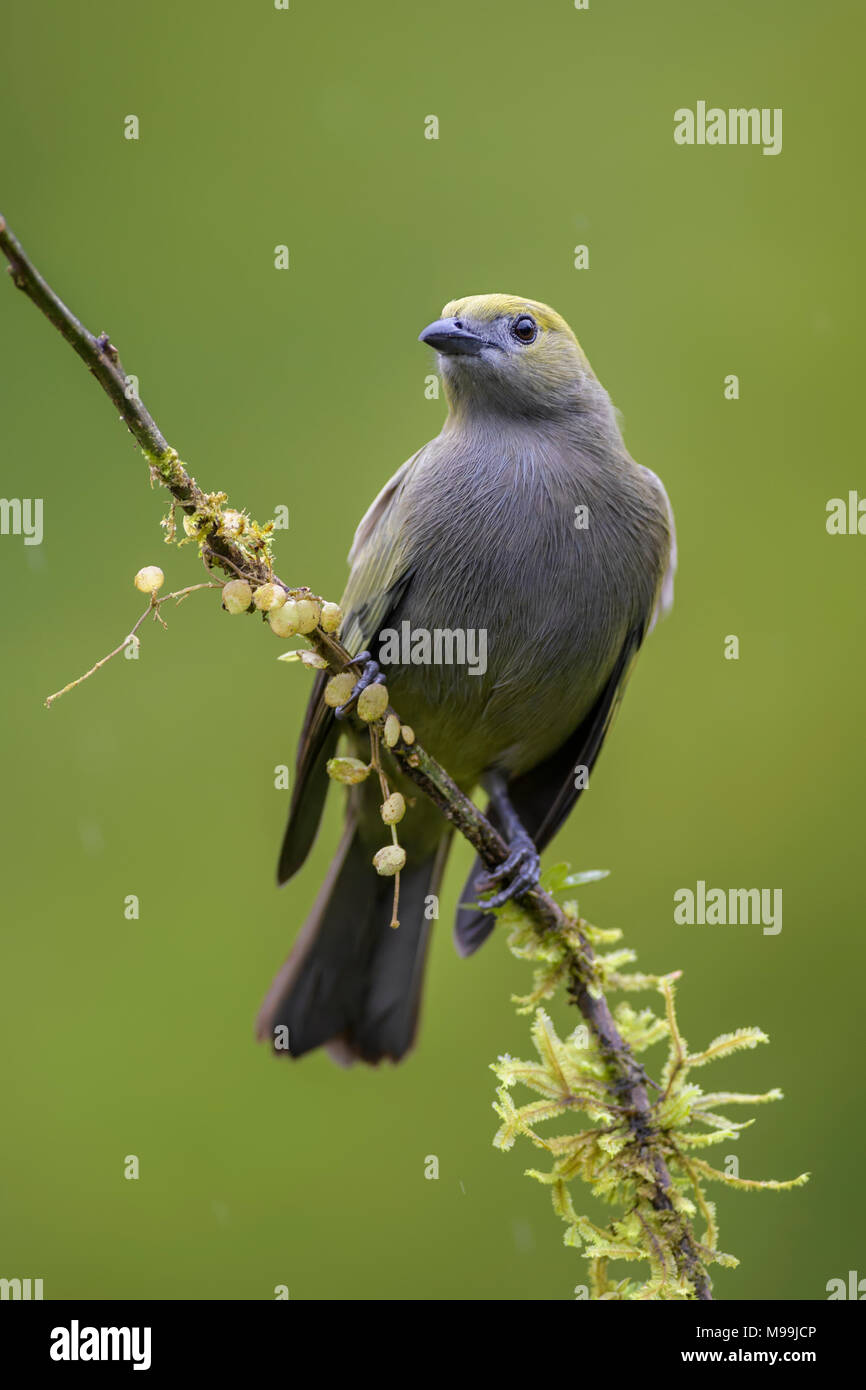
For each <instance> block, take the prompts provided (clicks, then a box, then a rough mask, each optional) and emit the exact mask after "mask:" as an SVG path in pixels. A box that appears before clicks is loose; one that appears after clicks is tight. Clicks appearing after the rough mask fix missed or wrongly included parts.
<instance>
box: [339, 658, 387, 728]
mask: <svg viewBox="0 0 866 1390" xmlns="http://www.w3.org/2000/svg"><path fill="white" fill-rule="evenodd" d="M347 666H361V667H362V668H363V669H362V671H361V674H360V676H359V677H358V679H357V681H356V682H355V685H354V687H353V689H352V693H351V695H350V696H349V698H348V700H346V702H345V704H342V705H338V706H337V708H336V709H335V710H334V714H335V716H336V717H337V719H345V718H346V715H347V714H349V713H350V712H351V711H352V710H353V709H354V707H355V705H356V704H357V703H358V696H359V695H360V694H361V692H362V691H364V690H366V689H367V686H368V685H384V684H385V676H384V674H383V672H382V670H381V669H380V667H379V663H378V661H374V660H373V658H372V657H371V655H370V653H369V652H359V653H358V655H357V656H355V657H353V658H352V660H351V661H350V662H348V663H347Z"/></svg>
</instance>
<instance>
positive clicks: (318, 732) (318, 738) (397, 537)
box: [277, 450, 423, 883]
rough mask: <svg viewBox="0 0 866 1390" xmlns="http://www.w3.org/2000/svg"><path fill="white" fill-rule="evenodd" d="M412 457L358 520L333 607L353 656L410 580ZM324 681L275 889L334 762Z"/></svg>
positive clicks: (315, 694) (300, 764)
mask: <svg viewBox="0 0 866 1390" xmlns="http://www.w3.org/2000/svg"><path fill="white" fill-rule="evenodd" d="M421 452H423V450H422V451H419V454H420V453H421ZM419 454H414V455H413V456H412V458H410V459H408V460H407V462H406V463H404V464H403V465H402V467H401V468H398V470H397V472H396V473H395V474H394V476H393V478H392V479H391V480H390V482H388V483H387V484H386V485H385V487H384V488H383V489H382V491H381V492H380V493H379V495H378V497H377V498H376V500H375V501H374V502H373V504H372V506H371V507H370V508H369V510H368V511H367V513H366V514H365V516H364V517H363V518H362V520H361V523H360V525H359V527H358V529H357V531H356V533H355V539H354V542H353V544H352V549H351V550H350V551H349V564H350V565H351V570H350V573H349V580H348V583H347V585H346V590H345V593H344V594H343V598H342V600H341V603H340V606H341V608H342V610H343V615H344V616H343V622H342V626H341V628H340V634H339V635H340V641H341V642H342V643H343V645H344V646H345V647H346V649H347V651H349V652H350V653H351V655H353V656H354V655H356V654H357V653H358V652H360V651H363V650H364V649H365V648H366V647H368V646H369V645H370V644H371V643H372V642H373V640H374V638H375V637H376V635H377V633H378V632H379V630H380V628H382V627H383V626H384V625H385V622H386V620H387V617H388V614H389V613H390V612H391V611H392V610H393V609H394V608H395V607H396V605H397V604H398V603H399V601H400V599H401V598H402V597H403V595H404V594H405V592H406V589H407V588H408V585H409V582H410V580H411V577H412V570H411V563H410V557H409V555H408V553H407V549H406V544H405V541H406V528H405V525H404V520H403V514H402V509H401V507H400V500H401V496H402V491H403V486H404V483H405V481H406V478H407V476H408V474H409V471H410V469H411V468H412V465H413V464H414V463H415V461H416V460H417V459H418V457H419ZM329 679H330V676H329V673H328V672H325V671H322V672H320V673H319V674H318V676H317V677H316V680H315V683H314V685H313V689H312V691H311V692H310V700H309V703H308V705H307V712H306V715H305V717H304V723H303V727H302V729H301V736H300V739H299V741H298V752H297V758H296V762H295V779H294V785H293V788H292V803H291V809H290V811H289V822H288V825H287V826H286V833H285V836H284V839H283V846H282V850H281V852H280V861H279V867H278V869H277V880H278V882H279V883H285V882H286V880H287V879H289V878H291V877H292V875H293V874H294V873H296V872H297V870H298V869H299V868H300V867H301V865H302V864H303V862H304V860H305V859H306V857H307V855H308V854H309V852H310V849H311V847H312V844H313V841H314V839H315V837H316V831H317V830H318V828H319V821H320V820H321V816H322V810H323V808H324V804H325V796H326V794H327V790H328V778H327V776H326V774H325V763H326V762H327V760H328V759H329V758H330V757H332V756H333V753H334V750H335V748H336V745H337V739H338V738H339V734H340V727H339V725H338V724H337V723H336V721H335V719H334V711H333V710H332V709H331V708H330V706H328V705H326V704H325V702H324V699H323V698H322V696H323V692H324V689H325V684H326V682H327V681H328V680H329Z"/></svg>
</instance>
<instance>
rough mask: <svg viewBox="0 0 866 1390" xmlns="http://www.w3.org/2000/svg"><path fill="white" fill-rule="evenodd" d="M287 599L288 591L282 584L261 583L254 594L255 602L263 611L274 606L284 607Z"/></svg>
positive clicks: (269, 609)
mask: <svg viewBox="0 0 866 1390" xmlns="http://www.w3.org/2000/svg"><path fill="white" fill-rule="evenodd" d="M285 601H286V591H285V589H284V588H283V587H282V586H281V585H280V584H260V585H259V587H258V588H257V589H256V590H255V592H254V594H253V603H254V604H255V605H256V608H260V609H261V611H262V612H263V613H270V611H271V609H272V608H282V606H283V604H284V603H285Z"/></svg>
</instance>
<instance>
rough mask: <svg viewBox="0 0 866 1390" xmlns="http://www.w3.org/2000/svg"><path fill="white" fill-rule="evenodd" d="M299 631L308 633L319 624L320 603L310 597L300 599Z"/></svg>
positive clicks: (298, 605)
mask: <svg viewBox="0 0 866 1390" xmlns="http://www.w3.org/2000/svg"><path fill="white" fill-rule="evenodd" d="M297 607H298V632H302V633H304V635H306V634H307V633H308V632H312V631H313V628H314V627H318V624H319V605H318V604H317V603H314V602H313V600H312V599H309V598H299V599H298V604H297Z"/></svg>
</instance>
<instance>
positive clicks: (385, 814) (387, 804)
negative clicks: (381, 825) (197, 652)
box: [380, 792, 406, 825]
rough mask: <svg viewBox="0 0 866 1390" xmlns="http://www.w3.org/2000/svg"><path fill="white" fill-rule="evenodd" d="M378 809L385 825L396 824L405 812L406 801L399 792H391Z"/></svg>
mask: <svg viewBox="0 0 866 1390" xmlns="http://www.w3.org/2000/svg"><path fill="white" fill-rule="evenodd" d="M380 810H381V815H382V819H383V821H384V822H385V824H386V825H397V823H398V822H399V821H401V820H402V819H403V817H404V816H405V814H406V802H405V801H404V800H403V798H402V796H401V795H400V793H399V792H392V793H391V795H390V796H389V797H388V799H387V800H386V801H383V803H382V806H381V808H380Z"/></svg>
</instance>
